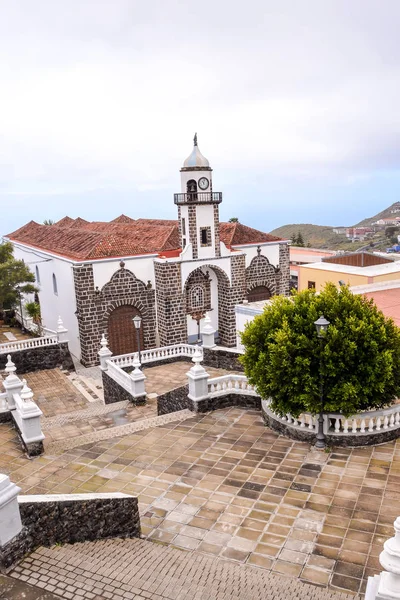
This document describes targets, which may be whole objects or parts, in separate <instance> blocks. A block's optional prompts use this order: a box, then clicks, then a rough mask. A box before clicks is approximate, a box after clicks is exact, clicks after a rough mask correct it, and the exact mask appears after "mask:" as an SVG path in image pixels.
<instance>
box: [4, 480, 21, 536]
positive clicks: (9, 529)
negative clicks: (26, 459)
mask: <svg viewBox="0 0 400 600" xmlns="http://www.w3.org/2000/svg"><path fill="white" fill-rule="evenodd" d="M20 491H21V488H19V487H18V486H16V485H15V483H12V482H11V481H10V479H9V477H8V476H7V475H3V473H1V474H0V547H1V548H2V547H3V546H5V545H6V544H7V542H9V541H10V540H12V539H13V538H15V537H16V536H17V535H18V534H19V532H20V531H21V530H22V523H21V515H20V513H19V506H18V498H17V497H18V494H19V492H20Z"/></svg>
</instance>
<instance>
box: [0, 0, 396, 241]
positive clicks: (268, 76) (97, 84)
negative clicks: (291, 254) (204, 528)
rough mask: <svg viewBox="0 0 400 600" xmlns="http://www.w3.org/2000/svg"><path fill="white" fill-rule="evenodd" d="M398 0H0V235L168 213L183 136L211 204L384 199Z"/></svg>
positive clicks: (341, 215)
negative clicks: (206, 175) (208, 179)
mask: <svg viewBox="0 0 400 600" xmlns="http://www.w3.org/2000/svg"><path fill="white" fill-rule="evenodd" d="M399 23H400V2H399V0H279V1H277V0H246V2H243V1H239V0H229V1H228V0H197V1H196V2H194V1H193V0H185V1H183V0H152V1H151V2H150V1H148V2H146V1H143V0H68V1H67V2H66V1H65V0H62V1H61V0H35V1H33V0H0V82H1V87H0V203H1V210H0V219H1V225H0V232H1V233H7V232H9V231H12V230H14V229H16V228H17V227H19V226H21V225H22V224H24V223H26V222H27V221H28V220H30V219H34V220H36V221H38V222H41V221H43V219H45V218H52V219H58V218H60V217H62V216H64V215H66V214H68V215H70V216H72V217H77V216H81V217H84V218H86V219H88V220H105V219H107V220H108V219H111V218H114V217H116V216H117V215H119V214H121V213H125V214H128V215H130V216H131V217H133V218H137V217H158V218H161V217H164V218H175V217H176V211H175V206H174V204H173V197H172V194H173V193H174V192H179V191H180V179H179V168H180V167H181V166H182V162H183V160H184V159H185V158H186V156H187V155H188V154H190V152H191V148H192V138H193V134H194V132H195V131H197V133H198V139H199V147H200V149H201V151H202V153H203V154H204V155H205V156H206V157H207V158H208V159H209V160H210V163H211V166H212V167H213V169H214V173H213V177H214V189H215V190H216V191H223V192H224V200H223V203H222V205H221V218H222V219H224V220H227V219H228V218H229V217H232V216H237V217H239V219H240V221H241V222H244V223H246V224H248V225H252V226H255V227H257V228H260V229H263V230H265V231H269V230H271V229H273V228H275V227H277V226H279V225H284V224H286V223H291V222H313V223H319V224H328V225H329V224H332V225H341V224H352V223H354V222H356V221H358V220H360V219H362V218H364V217H366V216H370V215H372V214H375V213H376V212H378V211H380V210H382V209H383V208H385V207H386V206H388V205H389V204H391V203H392V202H394V201H396V200H399V194H398V190H399V183H400V172H399V157H400V152H399V149H400V135H399V133H400V131H399V130H400V110H399V96H400V93H399V92H400V44H399V33H398V29H399Z"/></svg>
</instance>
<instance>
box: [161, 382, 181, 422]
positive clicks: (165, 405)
mask: <svg viewBox="0 0 400 600" xmlns="http://www.w3.org/2000/svg"><path fill="white" fill-rule="evenodd" d="M188 393H189V386H188V385H182V386H180V387H177V388H175V389H174V390H171V391H170V392H166V393H165V394H161V395H160V396H158V398H157V414H158V415H167V414H169V413H172V412H177V411H178V410H184V409H185V408H188V397H187V395H188Z"/></svg>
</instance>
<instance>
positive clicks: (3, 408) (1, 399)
mask: <svg viewBox="0 0 400 600" xmlns="http://www.w3.org/2000/svg"><path fill="white" fill-rule="evenodd" d="M7 396H8V394H7V392H2V393H1V394H0V413H2V412H7V411H8V410H9V408H8V402H7Z"/></svg>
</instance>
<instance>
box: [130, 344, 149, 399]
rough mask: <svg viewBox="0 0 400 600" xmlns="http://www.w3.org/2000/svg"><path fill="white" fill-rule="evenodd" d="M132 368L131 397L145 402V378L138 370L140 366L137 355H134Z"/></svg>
mask: <svg viewBox="0 0 400 600" xmlns="http://www.w3.org/2000/svg"><path fill="white" fill-rule="evenodd" d="M132 366H133V371H132V373H131V374H130V378H131V395H132V396H133V398H135V399H136V400H137V399H138V398H141V399H142V400H145V399H146V390H145V385H144V382H145V380H146V376H145V375H144V374H143V371H142V370H141V368H140V367H141V364H140V362H139V358H138V356H137V354H136V355H135V358H134V360H133V363H132Z"/></svg>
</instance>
